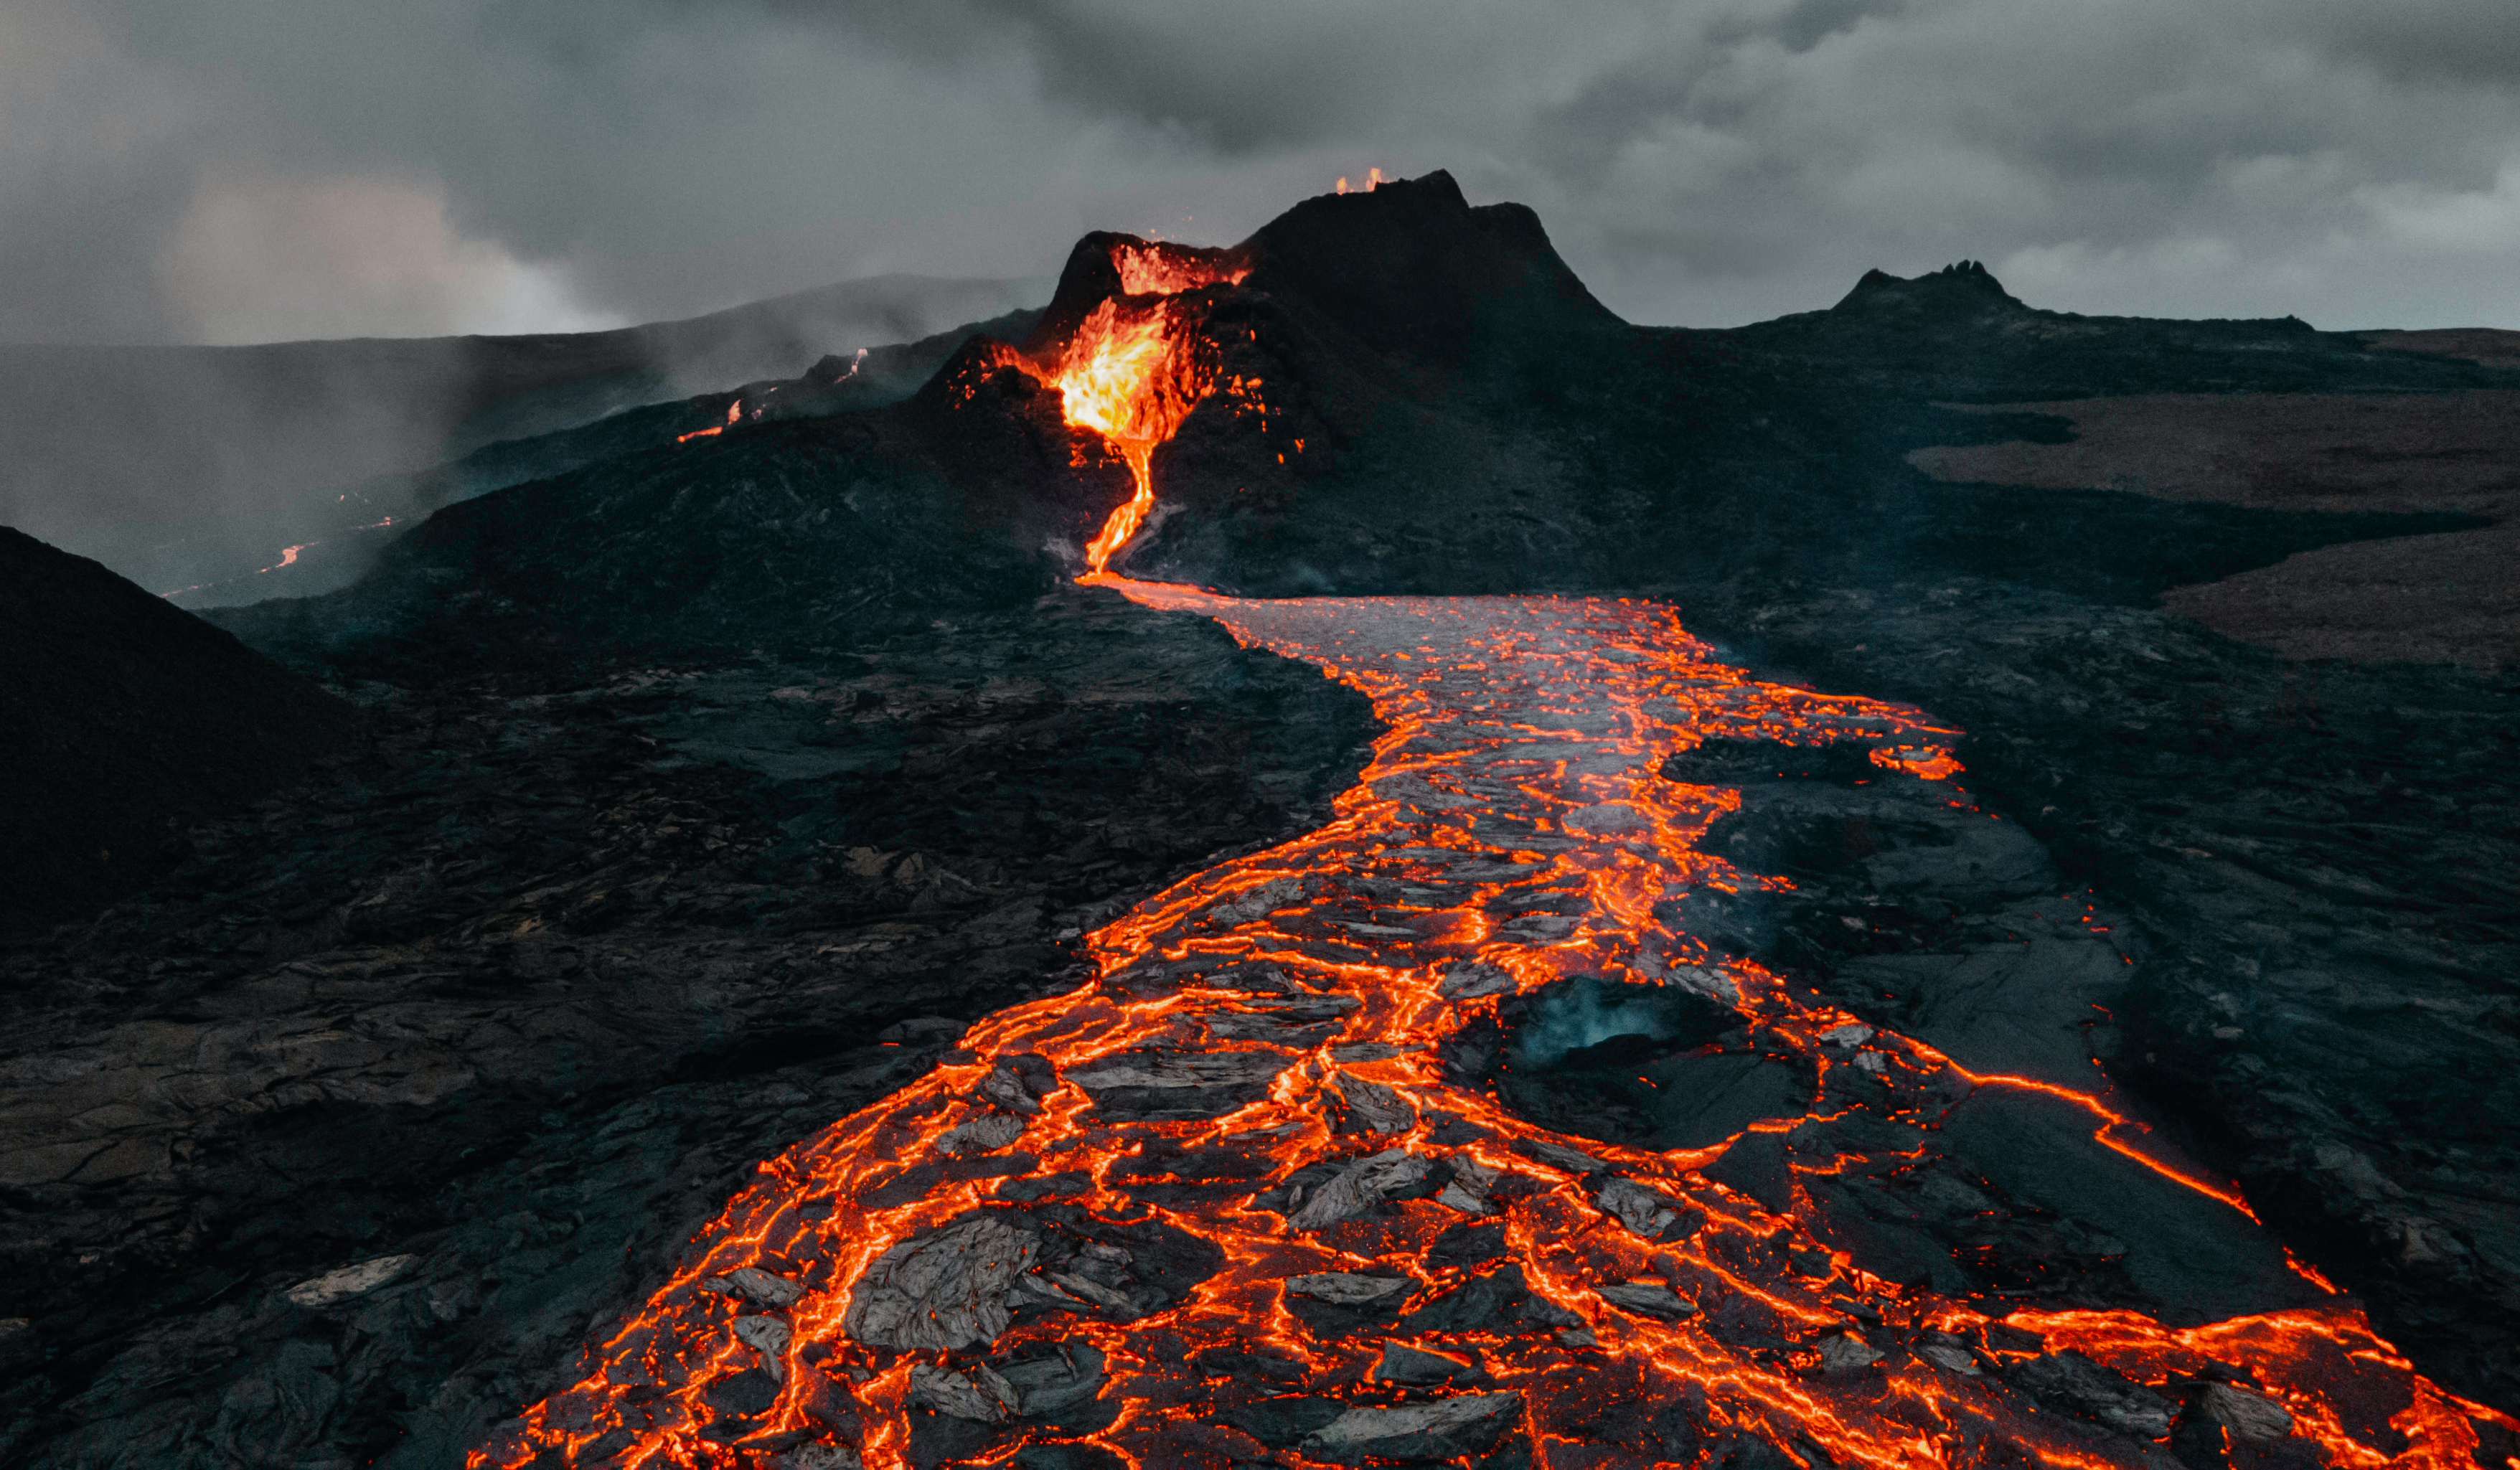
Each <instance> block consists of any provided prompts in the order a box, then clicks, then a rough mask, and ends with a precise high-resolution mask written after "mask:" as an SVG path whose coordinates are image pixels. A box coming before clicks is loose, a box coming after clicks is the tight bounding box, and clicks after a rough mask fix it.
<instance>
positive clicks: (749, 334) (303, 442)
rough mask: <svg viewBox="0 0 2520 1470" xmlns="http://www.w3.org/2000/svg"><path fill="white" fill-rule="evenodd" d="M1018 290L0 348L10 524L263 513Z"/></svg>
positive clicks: (843, 295) (801, 365)
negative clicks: (601, 322) (658, 316)
mask: <svg viewBox="0 0 2520 1470" xmlns="http://www.w3.org/2000/svg"><path fill="white" fill-rule="evenodd" d="M1021 290H1022V287H1021V284H1020V283H1010V282H1004V281H978V280H943V279H936V278H930V277H922V276H879V277H873V278H870V279H867V280H863V281H851V282H846V283H843V284H841V285H837V286H829V287H824V288H821V289H819V290H808V291H800V292H797V293H795V294H792V295H787V296H780V297H776V298H774V299H771V300H767V301H757V302H754V303H752V304H750V305H747V306H739V307H735V308H732V309H730V310H726V311H720V312H713V313H711V314H709V315H706V316H699V317H693V318H690V319H688V320H685V321H677V322H661V323H655V324H652V325H649V326H643V327H629V328H623V329H620V330H618V331H613V332H589V333H574V334H535V335H525V336H457V337H424V338H374V337H362V338H355V339H350V340H343V341H309V342H279V343H273V344H270V345H265V346H251V347H176V346H141V347H65V346H0V404H6V405H7V407H6V411H5V412H0V523H6V524H10V525H15V526H18V527H19V528H21V529H22V530H25V531H27V532H29V533H31V534H34V535H36V536H40V537H43V538H45V539H47V540H51V541H56V542H60V541H65V540H68V539H71V538H75V537H79V536H81V535H82V534H84V533H93V532H95V531H97V530H99V529H100V528H103V527H107V526H111V525H114V524H117V523H119V524H132V523H172V522H181V521H185V520H188V519H195V518H198V517H201V516H204V515H216V514H233V513H254V512H268V511H272V510H276V509H279V508H281V507H283V506H286V505H288V504H290V503H291V502H293V501H294V500H296V499H298V498H299V497H301V496H303V495H305V494H306V493H307V492H309V491H314V490H324V489H337V488H345V487H348V486H351V485H354V484H356V483H358V482H359V481H362V480H365V479H367V478H369V477H371V476H374V475H380V474H390V473H401V472H411V471H416V470H420V469H425V468H427V467H429V466H432V465H435V464H438V463H440V462H442V461H446V460H450V459H455V458H458V457H460V456H462V455H464V454H466V453H469V452H470V451H472V450H474V449H477V448H479V447H481V446H482V445H485V444H490V443H493V442H496V441H499V440H504V439H516V438H522V437H527V436H530V435H534V434H541V433H547V432H550V431H552V430H555V429H561V428H566V427H570V426H573V425H576V424H581V423H588V422H589V421H592V420H595V419H598V418H601V417H603V416H604V415H606V414H609V413H614V412H617V411H619V410H622V409H625V408H631V407H635V406H638V405H641V404H647V403H655V402H660V401H665V400H670V399H680V398H684V397H688V396H689V395H691V394H694V393H699V392H706V391H709V390H712V389H717V388H725V387H730V386H733V385H735V384H737V383H742V382H747V381H752V380H755V379H771V378H791V377H794V376H795V375H796V374H798V373H801V372H803V371H804V370H805V368H806V367H807V366H809V365H810V364H812V363H813V362H814V361H815V360H817V359H818V358H821V357H822V356H824V355H825V354H826V353H830V352H846V351H849V350H852V349H855V348H858V347H872V346H876V345H878V344H881V343H886V342H907V341H913V340H916V339H918V338H920V337H924V336H928V335H931V334H935V333H938V332H940V331H943V330H944V329H946V328H949V327H951V326H953V325H954V324H956V323H958V322H968V321H975V320H978V319H981V318H986V317H993V316H997V315H999V314H1000V313H1003V312H1005V311H1007V310H1008V309H1010V308H1011V307H1013V306H1016V305H1019V304H1022V303H1021V302H1019V301H1017V300H1016V299H1014V295H1015V294H1016V293H1018V292H1020V291H1021ZM154 590H157V591H163V590H164V589H162V588H161V589H154Z"/></svg>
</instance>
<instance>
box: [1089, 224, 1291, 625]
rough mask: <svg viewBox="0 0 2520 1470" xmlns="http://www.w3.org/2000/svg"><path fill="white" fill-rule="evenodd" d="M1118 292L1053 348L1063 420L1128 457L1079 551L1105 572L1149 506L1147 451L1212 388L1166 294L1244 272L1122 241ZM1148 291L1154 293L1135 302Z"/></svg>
mask: <svg viewBox="0 0 2520 1470" xmlns="http://www.w3.org/2000/svg"><path fill="white" fill-rule="evenodd" d="M1111 264H1112V266H1113V268H1114V269H1115V270H1117V271H1118V273H1119V276H1120V288H1121V290H1122V291H1123V292H1124V294H1123V295H1120V296H1114V297H1110V298H1108V299H1105V300H1104V301H1102V303H1101V304H1100V305H1098V306H1096V307H1095V308H1094V310H1093V311H1092V312H1091V313H1089V314H1088V315H1087V316H1086V318H1085V320H1084V321H1083V322H1082V323H1079V324H1078V326H1077V328H1076V332H1075V334H1073V335H1072V336H1070V337H1069V338H1068V341H1067V346H1066V348H1065V350H1064V351H1063V352H1062V353H1061V354H1060V356H1059V360H1058V367H1057V373H1056V375H1055V377H1054V380H1055V381H1056V382H1057V385H1058V391H1059V396H1060V399H1061V401H1062V405H1063V407H1062V413H1063V416H1064V417H1065V419H1066V421H1067V422H1068V423H1070V424H1072V425H1074V426H1076V427H1078V428H1090V429H1092V430H1094V431H1095V432H1096V433H1098V434H1101V435H1102V437H1103V439H1104V440H1105V441H1107V442H1108V443H1109V444H1110V445H1111V446H1112V448H1113V449H1114V450H1116V451H1117V452H1118V453H1119V456H1120V458H1121V459H1122V460H1123V461H1125V462H1126V463H1127V464H1128V467H1129V479H1130V483H1131V485H1132V493H1131V494H1130V497H1129V499H1128V501H1127V503H1126V504H1124V505H1122V506H1121V507H1120V508H1119V509H1118V510H1116V511H1113V512H1111V514H1110V515H1109V517H1108V518H1106V519H1105V520H1104V521H1103V523H1102V530H1101V531H1100V532H1099V533H1097V534H1096V535H1095V537H1094V540H1093V541H1092V542H1091V543H1090V544H1089V545H1088V546H1087V547H1086V549H1085V564H1086V568H1087V573H1088V575H1096V574H1100V573H1101V572H1102V571H1103V570H1104V569H1105V568H1106V567H1108V566H1109V565H1110V562H1111V557H1113V555H1114V554H1116V553H1117V552H1118V551H1119V550H1120V548H1121V547H1123V546H1126V545H1127V544H1128V541H1129V538H1130V537H1132V536H1135V535H1136V534H1138V529H1139V527H1141V526H1143V525H1144V524H1145V523H1146V519H1147V514H1148V512H1149V511H1152V510H1153V509H1154V504H1155V476H1154V455H1155V448H1156V446H1157V445H1160V444H1162V443H1163V442H1164V441H1165V440H1167V439H1169V438H1171V437H1172V436H1173V433H1174V431H1175V430H1177V429H1179V428H1180V427H1181V425H1182V421H1183V420H1185V419H1187V418H1189V417H1190V412H1191V410H1192V409H1193V408H1196V407H1197V406H1198V401H1199V400H1200V399H1202V398H1204V397H1206V396H1207V395H1208V393H1209V391H1210V390H1212V389H1213V388H1214V387H1215V385H1216V373H1215V367H1214V360H1213V355H1212V354H1211V353H1210V352H1208V351H1207V350H1205V344H1204V343H1203V342H1201V341H1199V340H1198V339H1197V338H1196V337H1195V336H1194V335H1193V334H1192V333H1191V332H1189V331H1187V330H1186V329H1185V328H1184V326H1183V324H1182V322H1181V320H1180V319H1179V318H1178V317H1177V316H1176V314H1175V310H1174V306H1173V303H1172V302H1171V301H1170V300H1169V299H1166V298H1169V297H1171V296H1175V295H1178V294H1180V293H1181V292H1183V291H1188V290H1199V289H1200V288H1203V287H1209V286H1234V285H1238V284H1240V283H1241V281H1242V279H1243V277H1245V276H1247V275H1249V274H1250V272H1249V270H1248V268H1247V267H1243V266H1240V265H1237V264H1235V263H1233V262H1232V261H1231V260H1229V259H1227V258H1226V257H1225V256H1223V255H1222V254H1220V253H1215V252H1197V251H1190V250H1182V249H1174V248H1169V247H1167V246H1164V245H1140V244H1130V243H1123V244H1120V245H1115V246H1114V247H1113V248H1112V252H1111ZM1146 296H1154V297H1156V298H1157V299H1155V300H1152V301H1148V300H1144V299H1141V298H1143V297H1146Z"/></svg>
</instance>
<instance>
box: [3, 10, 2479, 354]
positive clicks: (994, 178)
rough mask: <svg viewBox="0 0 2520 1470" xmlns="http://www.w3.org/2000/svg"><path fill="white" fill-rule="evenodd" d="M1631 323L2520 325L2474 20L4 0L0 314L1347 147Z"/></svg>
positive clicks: (523, 287) (676, 249) (1026, 211)
mask: <svg viewBox="0 0 2520 1470" xmlns="http://www.w3.org/2000/svg"><path fill="white" fill-rule="evenodd" d="M1373 166H1379V167H1381V168H1382V169H1383V171H1384V172H1385V173H1386V174H1392V175H1410V174H1416V173H1419V172H1423V171H1425V170H1427V169H1431V168H1438V167H1441V168H1448V169H1450V170H1452V172H1453V173H1454V175H1455V176H1456V177H1457V178H1459V179H1460V180H1461V182H1462V184H1463V188H1464V190H1465V191H1466V192H1467V193H1468V194H1469V195H1470V196H1471V198H1472V199H1473V200H1500V199H1511V200H1522V201H1524V202H1526V203H1529V204H1531V205H1533V206H1534V207H1535V208H1537V209H1538V210H1539V211H1540V213H1541V216H1542V218H1543V219H1544V220H1545V221H1546V222H1547V224H1548V227H1549V230H1550V232H1551V234H1552V236H1553V238H1554V239H1555V241H1556V242H1557V245H1558V248H1559V249H1560V250H1561V251H1562V252H1563V253H1564V254H1565V255H1566V257H1567V258H1568V259H1569V261H1571V262H1572V263H1573V265H1574V266H1575V268H1576V270H1577V271H1578V272H1580V273H1581V274H1582V275H1583V276H1584V278H1585V279H1586V281H1588V282H1589V283H1591V285H1592V286H1593V288H1594V290H1595V291H1596V292H1597V293H1598V294H1599V295H1600V296H1601V297H1602V299H1603V300H1605V301H1606V302H1608V303H1609V305H1610V306H1611V307H1613V308H1614V309H1616V310H1617V311H1619V312H1620V313H1622V314H1623V315H1625V316H1627V317H1628V318H1630V319H1631V320H1635V321H1641V322H1655V323H1676V324H1684V325H1696V326H1723V325H1731V324H1735V323H1739V322H1744V321H1751V320H1756V319H1758V318H1761V317H1766V316H1772V315H1775V314H1778V313H1780V312H1784V311H1793V310H1804V309H1809V308H1812V307H1817V306H1823V305H1826V304H1827V303H1828V302H1830V301H1832V300H1834V299H1835V298H1836V297H1837V296H1839V295H1840V294H1842V293H1843V292H1844V291H1845V290H1846V289H1847V287H1848V286H1849V285H1850V284H1851V283H1852V282H1853V280H1854V278H1855V277H1856V276H1857V275H1858V274H1860V273H1861V272H1862V271H1863V270H1864V269H1865V268H1866V267H1868V266H1879V267H1882V268H1884V269H1887V270H1890V271H1893V272H1896V273H1898V274H1902V275H1911V274H1914V273H1916V272H1918V271H1921V270H1928V269H1931V268H1933V267H1935V266H1939V265H1941V264H1944V263H1945V262H1947V261H1950V260H1954V259H1958V258H1961V257H1974V258H1978V259H1982V260H1984V261H1986V262H1987V263H1988V265H1989V266H1990V267H1991V268H1993V269H1994V270H1995V272H1996V273H1997V274H1998V275H1999V276H2001V277H2002V278H2003V281H2004V283H2005V285H2007V286H2008V287H2010V288H2011V289H2012V290H2013V291H2014V293H2015V294H2017V295H2020V296H2022V297H2023V298H2025V299H2027V300H2029V301H2030V302H2031V303H2032V304H2034V305H2041V306H2049V307H2055V308H2059V309H2067V310H2077V311H2090V312H2129V313H2142V314H2148V315H2167V316H2255V315H2269V316H2272V315H2281V314H2284V313H2287V312H2289V313H2293V314H2296V315H2299V316H2302V317H2304V318H2307V319H2308V320H2310V321H2311V322H2313V323H2315V324H2317V325H2318V326H2321V327H2327V328H2356V327H2373V326H2384V325H2385V326H2451V325H2479V324H2481V325H2489V326H2501V327H2520V22H2515V11H2514V8H2513V0H2385V3H2375V0H1703V3H1679V4H1672V3H1664V4H1646V3H1636V0H1556V3H1552V4H1531V3H1527V0H1526V3H1515V4H1481V3H1436V0H1347V3H1328V0H1264V3H1252V0H1213V3H1211V0H537V3H532V4H517V3H512V0H510V3H502V0H221V3H218V4H203V3H202V0H6V4H5V5H0V340H7V341H152V340H164V341H217V342H236V341H256V340H271V339H276V338H287V337H299V336H337V335H354V334H434V333H443V332H462V331H484V332H517V331H537V330H563V329H569V328H576V327H586V326H599V325H610V324H615V323H620V322H626V321H633V320H646V319H652V318H655V317H659V316H668V315H679V314H688V313H692V312H696V311H700V310H706V309H709V308H712V307H716V306H721V305H727V304H732V303H734V302H737V301H741V300H744V299H748V298H752V297H757V296H760V295H764V294H769V293H773V292H776V291H781V290H797V289H802V288H805V287H809V286H815V285H821V284H824V283H827V282H830V281H835V280H841V279H846V278H849V277H855V276H863V275H870V274H877V273H882V272H891V271H909V272H917V273H922V274H928V275H972V276H992V277H1004V276H1038V275H1045V274H1048V273H1050V272H1053V271H1055V270H1056V269H1057V265H1058V262H1059V260H1060V259H1061V258H1062V256H1063V255H1064V253H1065V250H1066V247H1067V245H1068V244H1069V242H1070V241H1071V240H1072V239H1073V238H1074V237H1075V235H1077V234H1078V233H1080V232H1081V231H1083V230H1086V229H1093V228H1114V229H1125V230H1135V231H1139V232H1141V233H1157V234H1162V235H1165V236H1168V237H1170V238H1173V239H1180V240H1192V241H1199V242H1205V243H1225V242H1229V241H1232V240H1235V239H1238V238H1239V237H1240V236H1242V235H1243V234H1246V233H1248V232H1249V231H1250V230H1251V229H1253V228H1255V227H1257V226H1258V225H1259V224H1261V223H1262V222H1264V221H1265V220H1267V219H1268V217H1269V216H1270V215H1272V214H1274V213H1276V212H1277V211H1278V210H1280V209H1282V208H1283V207H1284V206H1285V205H1287V204H1288V203H1291V202H1292V201H1294V200H1297V199H1300V198H1302V197H1304V196H1306V195H1308V194H1314V193H1319V192H1322V191H1324V190H1327V189H1328V188H1329V187H1330V185H1331V183H1332V181H1333V180H1334V179H1336V178H1337V177H1338V176H1339V175H1341V174H1347V175H1350V176H1352V177H1359V178H1361V177H1362V176H1363V175H1364V173H1365V171H1366V170H1367V169H1368V168H1369V167H1373Z"/></svg>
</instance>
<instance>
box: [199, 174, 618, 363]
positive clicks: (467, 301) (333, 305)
mask: <svg viewBox="0 0 2520 1470" xmlns="http://www.w3.org/2000/svg"><path fill="white" fill-rule="evenodd" d="M158 279H159V281H160V283H161V285H162V286H163V287H164V289H165V291H166V294H167V296H168V297H169V299H171V300H173V301H175V302H176V303H178V304H179V306H180V307H181V309H182V310H183V311H184V312H185V313H186V314H187V315H188V316H189V317H190V318H191V322H192V326H193V329H194V336H195V338H196V340H199V341H203V342H209V343H241V342H272V341H290V340H295V339H301V338H307V337H320V336H455V335H464V334H492V335H506V334H520V333H540V332H599V331H603V330H605V329H607V328H613V327H626V326H628V325H629V323H628V321H627V320H626V319H624V318H623V317H622V316H620V315H619V314H618V313H616V312H608V311H602V310H597V309H595V308H592V307H589V306H587V305H586V304H585V303H583V302H581V301H580V300H579V299H578V291H577V288H576V285H575V283H574V282H573V281H572V280H571V279H570V277H569V273H568V271H567V269H566V268H565V267H564V266H562V265H561V264H559V263H557V262H551V261H530V260H525V259H522V258H520V257H518V256H517V254H516V253H515V252H514V251H512V250H510V249H509V248H508V247H507V246H506V245H502V244H501V243H500V242H498V241H495V240H490V239H486V238H482V237H479V236H474V235H469V234H467V233H465V232H463V231H461V230H459V229H457V228H456V226H455V225H454V223H453V221H452V220H450V218H449V217H448V207H447V197H446V187H445V185H443V184H441V183H438V182H436V181H435V180H401V179H386V178H376V177H369V176H363V175H341V176H328V177H319V178H295V179H293V178H277V177H269V176H248V177H242V178H238V177H224V176H212V177H210V178H207V179H204V180H203V182H202V184H201V185H200V187H199V188H198V190H197V192H196V194H195V196H194V199H193V201H192V205H191V207H190V208H189V209H187V210H186V211H185V214H184V216H183V218H182V219H181V220H180V221H178V222H177V224H176V226H175V232H174V235H173V237H172V238H171V239H170V240H169V241H168V242H167V243H166V245H165V247H164V249H163V250H162V251H161V252H160V254H159V256H158Z"/></svg>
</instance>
